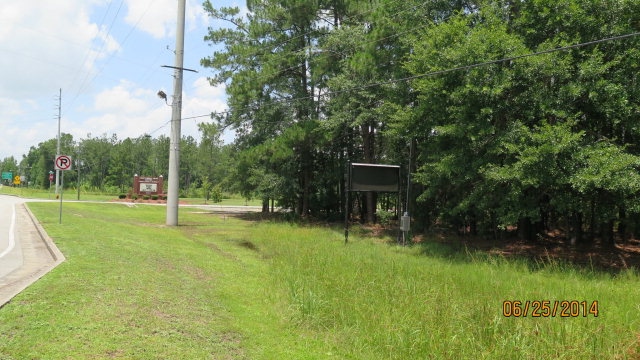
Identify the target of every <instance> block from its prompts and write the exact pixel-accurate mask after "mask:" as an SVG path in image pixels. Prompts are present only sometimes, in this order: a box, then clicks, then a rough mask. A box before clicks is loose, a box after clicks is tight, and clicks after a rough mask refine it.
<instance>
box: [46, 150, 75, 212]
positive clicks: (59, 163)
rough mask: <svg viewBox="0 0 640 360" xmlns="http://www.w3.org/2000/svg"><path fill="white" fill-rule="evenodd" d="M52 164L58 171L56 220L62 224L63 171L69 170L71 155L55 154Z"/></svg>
mask: <svg viewBox="0 0 640 360" xmlns="http://www.w3.org/2000/svg"><path fill="white" fill-rule="evenodd" d="M54 165H55V169H56V170H59V171H60V218H59V220H58V224H62V193H63V189H64V172H65V171H66V170H71V157H70V156H67V155H56V160H55V161H54ZM49 179H51V178H49ZM56 181H57V179H56Z"/></svg>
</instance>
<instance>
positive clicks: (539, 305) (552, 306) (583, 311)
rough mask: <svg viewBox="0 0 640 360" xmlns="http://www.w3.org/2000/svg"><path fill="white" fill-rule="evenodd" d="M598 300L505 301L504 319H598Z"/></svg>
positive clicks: (503, 308) (503, 305) (503, 307)
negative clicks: (529, 317) (589, 317)
mask: <svg viewBox="0 0 640 360" xmlns="http://www.w3.org/2000/svg"><path fill="white" fill-rule="evenodd" d="M598 311H599V310H598V300H594V301H586V300H582V301H579V300H505V301H503V302H502V316H504V317H527V316H531V317H556V316H558V317H588V316H593V317H598Z"/></svg>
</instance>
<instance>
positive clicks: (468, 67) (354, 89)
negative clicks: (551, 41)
mask: <svg viewBox="0 0 640 360" xmlns="http://www.w3.org/2000/svg"><path fill="white" fill-rule="evenodd" d="M636 36H640V32H633V33H629V34H623V35H617V36H611V37H607V38H602V39H598V40H593V41H587V42H583V43H578V44H573V45H567V46H561V47H556V48H552V49H547V50H541V51H536V52H532V53H528V54H523V55H517V56H510V57H504V58H501V59H495V60H490V61H484V62H479V63H474V64H470V65H462V66H456V67H451V68H447V69H442V70H435V71H431V72H427V73H423V74H417V75H412V76H407V77H403V78H399V79H392V80H387V81H380V82H375V83H370V84H364V85H361V86H354V87H351V88H348V89H343V90H334V91H329V92H327V93H325V94H324V96H331V95H338V94H344V93H352V92H353V93H355V92H358V91H361V90H365V89H368V88H372V87H379V86H384V85H390V84H395V83H399V82H407V81H411V80H417V79H421V78H425V77H432V76H437V75H442V74H446V73H450V72H455V71H462V70H472V69H475V68H478V67H482V66H489V65H495V64H500V63H505V62H512V61H517V60H520V59H525V58H529V57H533V56H540V55H546V54H551V53H555V52H561V51H567V50H572V49H577V48H581V47H586V46H591V45H597V44H601V43H605V42H609V41H616V40H623V39H627V38H632V37H636ZM314 98H316V96H315V95H313V96H304V97H298V98H291V99H282V100H274V102H275V103H290V102H296V101H303V100H309V99H314ZM225 114H230V111H229V110H227V111H223V112H212V113H210V114H204V115H199V116H195V117H192V118H198V117H205V116H213V115H225Z"/></svg>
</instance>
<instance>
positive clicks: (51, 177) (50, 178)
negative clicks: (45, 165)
mask: <svg viewBox="0 0 640 360" xmlns="http://www.w3.org/2000/svg"><path fill="white" fill-rule="evenodd" d="M49 181H53V173H51V174H49Z"/></svg>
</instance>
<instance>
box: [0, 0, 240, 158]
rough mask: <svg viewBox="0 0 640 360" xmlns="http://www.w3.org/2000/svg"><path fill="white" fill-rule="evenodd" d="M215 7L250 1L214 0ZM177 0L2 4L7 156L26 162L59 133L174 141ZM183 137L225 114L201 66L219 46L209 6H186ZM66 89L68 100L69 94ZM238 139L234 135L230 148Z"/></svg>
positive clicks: (0, 96)
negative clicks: (210, 35) (212, 35)
mask: <svg viewBox="0 0 640 360" xmlns="http://www.w3.org/2000/svg"><path fill="white" fill-rule="evenodd" d="M212 3H213V4H214V7H221V6H240V7H242V6H243V5H244V1H238V0H222V1H221V0H214V1H212ZM177 7H178V0H64V1H41V0H3V1H1V2H0V54H1V56H0V131H1V132H0V135H1V136H0V159H4V158H7V157H9V156H13V157H15V159H16V160H17V161H18V162H20V160H21V159H22V157H23V155H26V154H27V153H28V151H29V148H30V147H31V146H35V147H37V145H38V144H39V143H41V142H44V141H46V140H49V139H55V138H56V137H57V133H58V98H61V102H60V103H61V107H60V108H61V112H60V113H61V121H60V131H61V132H62V133H66V134H71V135H73V138H74V140H76V141H79V140H81V139H86V138H89V137H93V138H95V137H102V136H103V135H106V136H108V137H111V136H112V135H113V134H115V135H116V136H117V138H118V139H121V140H122V139H125V138H127V137H131V138H136V137H138V136H142V135H144V134H149V135H151V136H152V137H154V138H157V137H159V136H161V135H165V136H169V134H170V120H171V107H170V106H167V104H165V102H164V101H163V100H161V99H160V98H159V97H158V96H157V93H158V91H159V90H162V91H164V92H165V93H166V94H167V95H168V97H169V103H170V102H171V96H172V95H173V70H172V69H168V68H163V67H162V65H169V66H173V65H174V62H175V53H174V49H175V43H176V23H177ZM185 24H186V25H185V42H184V44H185V45H184V51H185V52H184V65H183V66H184V67H185V68H189V69H193V70H196V71H197V73H192V72H188V71H185V72H184V79H183V92H182V93H183V104H182V118H183V120H182V126H181V129H182V135H183V136H188V135H191V136H193V137H194V138H195V139H197V140H200V135H199V133H198V130H197V124H198V123H200V122H210V121H211V119H210V118H209V117H208V116H207V115H208V114H210V113H211V112H216V111H224V110H225V109H226V103H225V99H226V96H225V89H224V86H218V87H212V86H211V85H210V84H209V82H208V80H207V77H210V76H212V75H213V73H212V70H211V69H207V68H203V67H202V66H200V59H202V58H204V57H207V56H210V55H211V54H212V53H213V51H214V50H215V48H213V47H211V46H210V44H208V43H206V42H205V41H204V36H205V35H206V33H207V29H208V27H213V28H218V27H221V26H224V25H223V24H222V23H220V22H219V21H217V20H215V19H211V18H209V17H208V16H207V14H206V13H205V12H204V10H203V8H202V0H187V8H186V20H185ZM60 89H61V92H62V96H61V97H60V96H59V94H60ZM232 139H233V136H232V135H229V134H227V135H226V136H225V140H226V141H231V140H232Z"/></svg>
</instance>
